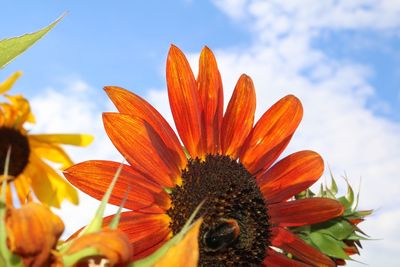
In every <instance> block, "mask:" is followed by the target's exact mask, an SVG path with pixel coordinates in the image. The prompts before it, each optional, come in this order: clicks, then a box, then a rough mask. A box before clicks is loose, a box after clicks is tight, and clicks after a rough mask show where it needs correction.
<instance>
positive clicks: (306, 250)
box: [272, 227, 336, 266]
mask: <svg viewBox="0 0 400 267" xmlns="http://www.w3.org/2000/svg"><path fill="white" fill-rule="evenodd" d="M273 234H274V236H273V237H272V245H273V246H275V247H278V248H280V249H283V250H284V251H286V252H288V253H291V254H293V256H295V257H296V258H297V259H299V260H301V261H302V262H305V263H307V264H311V265H312V266H336V265H335V263H334V262H333V261H332V260H331V259H330V258H329V257H328V256H326V255H324V254H322V253H321V252H319V251H318V250H317V249H316V248H314V247H312V246H310V245H308V244H307V243H306V242H304V241H303V240H302V239H300V238H299V237H297V236H296V235H295V234H293V233H291V232H290V231H288V230H286V229H283V228H280V227H279V228H275V229H274V231H273ZM282 266H287V265H282ZM288 266H290V265H288Z"/></svg>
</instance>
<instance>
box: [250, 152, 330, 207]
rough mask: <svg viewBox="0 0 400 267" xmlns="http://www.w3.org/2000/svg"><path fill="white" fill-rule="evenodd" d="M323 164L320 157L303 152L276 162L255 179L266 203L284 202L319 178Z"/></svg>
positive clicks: (312, 153) (313, 153)
mask: <svg viewBox="0 0 400 267" xmlns="http://www.w3.org/2000/svg"><path fill="white" fill-rule="evenodd" d="M323 171H324V162H323V160H322V158H321V156H320V155H319V154H317V153H315V152H313V151H309V150H305V151H299V152H296V153H293V154H291V155H289V156H287V157H285V158H284V159H282V160H280V161H279V162H277V163H276V164H275V165H274V166H272V167H271V168H270V169H269V170H268V171H267V172H265V173H264V174H262V175H260V176H259V177H258V179H257V182H258V185H259V186H260V190H261V192H262V193H263V194H264V197H265V199H266V201H267V202H268V203H277V202H281V201H285V200H287V199H289V198H291V197H292V196H294V195H295V194H298V193H300V192H301V191H303V190H305V189H307V188H308V187H310V186H311V185H312V184H313V183H314V182H316V181H317V180H318V178H319V177H321V175H322V173H323Z"/></svg>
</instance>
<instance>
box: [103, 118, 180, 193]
mask: <svg viewBox="0 0 400 267" xmlns="http://www.w3.org/2000/svg"><path fill="white" fill-rule="evenodd" d="M103 122H104V128H105V130H106V132H107V134H108V136H109V137H110V139H111V141H112V143H113V144H114V146H115V147H116V148H117V149H118V150H119V152H121V154H122V155H123V156H124V157H125V158H126V160H127V161H128V162H129V163H130V164H131V165H132V166H133V167H134V168H135V169H137V170H138V171H139V172H141V173H143V174H144V175H145V176H146V177H148V178H150V179H153V181H155V182H157V183H158V184H160V185H161V186H164V187H173V186H175V184H176V183H177V182H178V178H180V172H181V169H180V164H181V163H180V162H179V161H177V159H179V158H180V157H179V156H178V155H177V153H178V152H176V151H175V150H174V147H169V146H168V144H166V143H165V142H164V141H163V138H162V137H161V135H162V133H160V131H159V129H156V128H154V127H152V126H151V125H150V124H149V123H148V122H147V121H145V120H143V119H142V118H140V117H136V116H132V115H128V114H119V113H104V114H103Z"/></svg>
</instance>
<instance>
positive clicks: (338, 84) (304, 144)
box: [32, 0, 400, 266]
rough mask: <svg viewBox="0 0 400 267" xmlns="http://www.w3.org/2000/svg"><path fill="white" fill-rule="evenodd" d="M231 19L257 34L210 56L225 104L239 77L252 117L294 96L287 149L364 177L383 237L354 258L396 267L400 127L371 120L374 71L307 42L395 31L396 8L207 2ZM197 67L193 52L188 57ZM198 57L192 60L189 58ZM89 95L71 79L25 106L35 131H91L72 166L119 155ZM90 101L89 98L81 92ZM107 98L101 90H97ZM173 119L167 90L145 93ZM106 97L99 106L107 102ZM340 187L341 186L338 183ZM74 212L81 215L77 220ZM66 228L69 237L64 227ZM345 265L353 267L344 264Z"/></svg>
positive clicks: (69, 215)
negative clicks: (316, 155) (253, 103)
mask: <svg viewBox="0 0 400 267" xmlns="http://www.w3.org/2000/svg"><path fill="white" fill-rule="evenodd" d="M214 3H215V4H216V6H217V7H219V8H220V9H222V10H223V11H224V12H226V13H227V14H228V15H229V16H230V17H232V19H234V20H237V21H244V22H245V23H247V25H249V30H251V31H252V32H253V34H254V36H253V37H254V43H253V45H251V46H250V47H248V48H247V49H246V50H243V51H240V52H238V51H235V50H232V49H231V48H229V49H219V50H217V51H215V52H216V55H217V60H218V63H219V67H220V70H221V74H222V77H223V81H224V87H225V102H226V103H225V104H227V102H228V100H229V97H230V95H231V92H232V90H233V88H234V85H235V83H236V81H237V79H238V77H239V76H240V74H241V73H242V72H245V73H247V74H249V75H250V76H251V77H252V78H253V80H254V83H255V86H256V90H257V116H258V117H259V116H260V115H261V114H262V113H263V112H264V111H265V110H266V109H267V108H268V107H269V106H270V105H271V104H273V103H274V102H275V101H276V100H278V99H279V98H280V97H282V96H284V95H286V94H289V93H293V94H295V95H297V96H298V97H299V98H300V99H301V100H302V102H303V105H304V110H305V114H304V119H303V122H302V124H301V126H300V128H299V130H298V132H297V133H296V135H295V136H294V138H293V140H292V142H291V144H290V146H289V148H288V149H287V152H285V153H289V152H290V151H292V152H293V151H296V150H300V149H314V150H316V151H318V152H320V153H321V154H322V155H323V156H324V158H325V159H326V161H327V162H328V163H329V165H330V166H331V167H332V169H333V171H334V172H335V173H336V174H337V176H340V175H341V174H343V173H344V171H346V173H347V176H348V177H349V178H350V180H351V181H353V182H354V183H357V182H358V179H359V177H360V176H361V177H362V178H363V184H362V191H361V207H363V208H380V210H379V212H377V214H376V215H374V216H373V217H371V218H369V219H368V220H367V222H365V223H363V224H361V227H362V228H363V229H366V231H367V232H368V233H370V234H371V235H372V236H373V237H376V238H383V239H384V240H383V241H369V242H364V246H365V249H364V250H363V251H362V256H361V257H360V258H358V260H360V261H362V262H366V263H368V264H370V265H371V266H382V265H384V266H397V265H398V264H397V259H395V257H394V255H395V252H396V248H397V247H398V246H397V241H398V239H399V238H400V234H399V230H398V227H397V224H396V223H397V222H398V221H399V219H400V208H399V206H400V205H399V204H400V202H399V200H398V197H397V195H398V188H400V180H399V179H398V166H400V150H399V148H400V139H399V138H398V137H399V136H400V125H399V124H398V123H395V122H392V121H390V120H388V119H385V118H382V117H378V116H376V115H375V114H374V112H373V111H372V110H371V109H369V108H368V106H367V102H368V101H369V100H370V99H371V97H373V96H374V94H375V91H376V90H377V88H373V87H372V86H371V84H369V83H368V78H369V75H371V73H373V66H364V65H360V64H358V63H355V62H351V61H349V60H346V61H340V60H337V59H333V58H330V57H329V56H327V55H326V54H324V53H323V51H320V50H317V49H316V48H314V47H313V46H312V41H313V40H315V39H316V38H318V37H319V36H320V34H321V33H322V32H323V31H324V30H348V29H351V30H355V31H357V30H365V29H373V30H386V31H389V32H391V31H393V30H396V29H397V30H398V29H399V27H400V20H398V19H397V18H398V17H399V15H400V2H399V1H397V0H396V1H392V0H382V1H373V0H369V1H334V0H331V1H294V0H290V1H261V0H259V1H257V0H251V1H250V0H247V1H246V0H231V1H229V0H214ZM189 57H190V61H191V63H193V64H192V65H193V66H194V68H197V58H198V55H190V56H189ZM195 61H196V62H195ZM91 92H93V89H91V88H90V87H89V86H88V85H86V84H85V83H84V82H82V81H76V82H75V83H72V84H70V85H69V86H67V88H65V90H63V91H62V92H59V91H57V90H55V89H51V88H49V90H47V91H46V93H44V94H42V95H40V97H39V96H38V97H37V98H35V99H34V100H33V101H32V105H33V108H34V111H35V114H36V116H37V119H38V125H37V126H38V127H37V128H35V129H37V132H41V131H44V132H55V131H59V132H64V131H69V132H70V131H77V132H88V133H92V134H94V135H95V136H96V138H97V141H96V142H95V143H94V144H93V145H92V146H91V147H90V148H87V149H77V150H74V151H72V150H71V152H72V153H73V156H74V159H75V160H76V161H82V160H86V159H107V158H111V159H116V160H119V158H120V156H119V155H118V153H117V152H116V150H115V148H114V147H113V146H112V145H111V144H110V142H109V140H108V137H107V136H106V135H105V134H104V130H103V126H102V123H101V117H100V114H101V111H104V110H111V107H109V106H107V107H102V108H99V106H100V107H101V106H102V105H103V101H101V100H97V101H96V102H93V101H94V99H97V97H98V95H100V94H99V93H98V92H96V98H93V97H92V98H91V97H90V94H91ZM88 95H89V96H88ZM104 95H105V94H104ZM145 97H146V98H147V99H148V100H149V101H150V102H151V103H152V104H154V105H155V106H156V107H157V108H158V110H159V111H160V112H161V113H162V114H165V117H166V118H167V119H168V121H170V122H172V116H171V114H170V111H169V106H168V100H167V93H166V91H165V90H162V91H160V90H150V91H149V93H148V95H147V96H145ZM104 101H105V100H104ZM342 186H343V184H342ZM89 202H90V201H87V200H84V201H82V203H83V204H82V205H81V206H79V207H69V206H68V205H67V206H66V207H65V208H66V209H65V208H64V209H62V210H61V211H62V213H61V214H62V216H63V218H64V220H65V221H66V224H67V226H68V227H70V228H74V229H76V228H77V227H78V226H80V225H83V224H86V223H87V222H88V221H89V218H91V216H92V214H88V212H87V211H88V210H90V211H94V207H97V204H98V203H97V202H95V201H92V202H91V203H89ZM76 214H79V216H76ZM69 231H72V230H71V229H70V230H69ZM349 265H350V266H359V265H358V264H355V263H350V264H349Z"/></svg>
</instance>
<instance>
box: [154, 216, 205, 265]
mask: <svg viewBox="0 0 400 267" xmlns="http://www.w3.org/2000/svg"><path fill="white" fill-rule="evenodd" d="M202 222H203V221H202V220H201V219H200V220H198V221H197V222H196V223H195V224H194V225H193V227H192V229H190V231H189V232H188V233H187V234H186V235H185V237H184V238H183V239H182V240H181V241H180V242H179V243H178V244H177V245H175V246H173V247H171V248H170V249H168V251H167V252H166V253H165V254H164V255H163V256H162V257H161V258H160V259H159V260H158V261H157V262H156V263H155V264H154V267H162V266H176V267H178V266H185V267H190V266H191V267H195V266H197V263H198V260H199V241H198V236H199V231H200V226H201V223H202Z"/></svg>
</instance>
